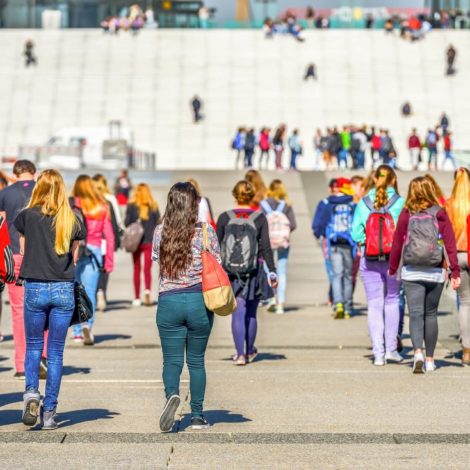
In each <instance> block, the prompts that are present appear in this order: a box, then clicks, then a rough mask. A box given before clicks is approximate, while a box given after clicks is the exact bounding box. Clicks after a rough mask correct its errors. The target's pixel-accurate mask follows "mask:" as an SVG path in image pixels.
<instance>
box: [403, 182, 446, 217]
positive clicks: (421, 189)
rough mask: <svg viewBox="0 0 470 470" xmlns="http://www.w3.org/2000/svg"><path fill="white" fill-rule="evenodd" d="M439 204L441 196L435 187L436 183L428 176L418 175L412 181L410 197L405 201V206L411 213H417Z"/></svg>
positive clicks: (409, 189) (409, 191)
mask: <svg viewBox="0 0 470 470" xmlns="http://www.w3.org/2000/svg"><path fill="white" fill-rule="evenodd" d="M438 205H439V198H438V196H437V194H436V191H435V189H434V185H433V184H432V183H431V181H429V179H428V178H426V177H425V176H418V178H415V179H413V180H411V181H410V186H409V188H408V197H407V198H406V202H405V207H406V208H407V209H408V211H409V212H410V213H413V214H416V213H418V212H422V211H425V210H426V209H429V208H430V207H432V206H438Z"/></svg>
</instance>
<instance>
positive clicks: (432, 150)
mask: <svg viewBox="0 0 470 470" xmlns="http://www.w3.org/2000/svg"><path fill="white" fill-rule="evenodd" d="M428 154H429V158H428V165H429V167H431V165H432V163H433V162H434V167H435V168H437V149H436V148H432V147H431V148H429V147H428Z"/></svg>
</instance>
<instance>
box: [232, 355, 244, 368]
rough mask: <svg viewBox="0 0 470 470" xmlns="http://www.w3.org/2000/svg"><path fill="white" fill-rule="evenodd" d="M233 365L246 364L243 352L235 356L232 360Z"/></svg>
mask: <svg viewBox="0 0 470 470" xmlns="http://www.w3.org/2000/svg"><path fill="white" fill-rule="evenodd" d="M233 363H234V365H236V366H246V357H245V355H244V354H241V355H240V356H237V357H236V358H234V360H233Z"/></svg>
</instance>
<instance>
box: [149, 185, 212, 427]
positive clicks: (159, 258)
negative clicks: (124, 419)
mask: <svg viewBox="0 0 470 470" xmlns="http://www.w3.org/2000/svg"><path fill="white" fill-rule="evenodd" d="M198 211H199V194H198V192H197V191H196V188H195V187H194V186H193V185H192V184H191V183H176V184H175V185H174V186H173V187H172V188H171V189H170V192H169V193H168V201H167V206H166V210H165V214H164V216H163V223H162V224H161V225H158V226H157V228H156V230H155V236H154V240H153V248H152V259H153V260H154V261H156V262H157V263H159V265H160V293H159V299H158V308H157V326H158V332H159V334H160V341H161V345H162V351H163V382H164V385H165V395H166V398H167V402H166V404H165V407H164V409H163V412H162V414H161V416H160V429H161V430H162V432H169V431H171V429H172V428H173V424H174V421H175V413H176V411H177V409H178V407H179V404H180V397H179V385H180V376H181V371H182V369H183V365H184V353H185V351H186V363H187V365H188V369H189V379H190V384H189V387H190V391H191V402H190V404H191V427H192V429H205V428H207V427H209V423H208V422H207V421H206V420H205V419H204V415H203V403H204V394H205V389H206V369H205V366H204V356H205V352H206V347H207V342H208V340H209V335H210V332H211V329H212V324H213V322H214V314H213V313H212V312H210V311H208V310H207V309H206V306H205V304H204V298H203V296H202V259H201V253H202V250H203V232H202V224H201V223H200V222H198ZM206 226H207V232H208V248H209V251H210V252H211V253H212V254H213V255H214V256H215V257H216V258H217V259H218V261H219V262H220V250H219V243H218V241H217V236H216V234H215V231H214V229H213V228H212V227H211V226H210V225H209V224H206Z"/></svg>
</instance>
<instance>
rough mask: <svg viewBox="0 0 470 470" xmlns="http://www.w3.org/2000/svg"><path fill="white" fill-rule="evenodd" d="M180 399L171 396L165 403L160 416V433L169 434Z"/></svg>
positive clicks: (176, 396)
mask: <svg viewBox="0 0 470 470" xmlns="http://www.w3.org/2000/svg"><path fill="white" fill-rule="evenodd" d="M180 401H181V399H180V397H179V396H178V395H171V397H170V398H168V400H167V401H166V403H165V407H164V408H163V411H162V414H161V415H160V431H161V432H170V431H171V430H172V429H173V425H174V424H175V414H176V411H177V410H178V407H179V406H180Z"/></svg>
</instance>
